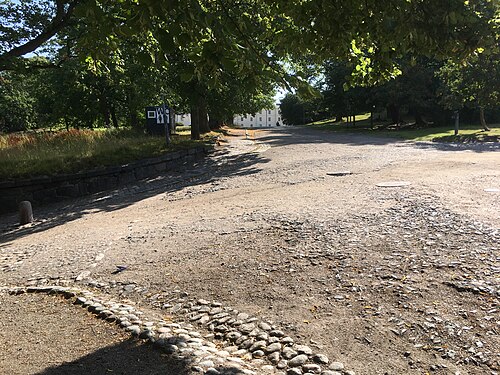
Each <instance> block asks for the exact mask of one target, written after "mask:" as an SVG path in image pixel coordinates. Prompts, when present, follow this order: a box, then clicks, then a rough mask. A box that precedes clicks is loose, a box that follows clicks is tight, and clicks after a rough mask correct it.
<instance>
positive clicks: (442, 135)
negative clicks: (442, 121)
mask: <svg viewBox="0 0 500 375" xmlns="http://www.w3.org/2000/svg"><path fill="white" fill-rule="evenodd" d="M382 125H385V124H383V123H381V122H374V124H373V128H372V127H371V123H370V116H369V115H367V114H365V115H357V116H356V124H355V125H353V124H352V123H350V124H347V123H346V122H344V121H337V122H334V121H332V120H322V121H317V122H313V123H311V124H308V125H307V126H311V127H314V128H317V129H323V130H328V131H335V132H341V133H359V134H366V135H371V136H377V137H389V138H396V139H405V140H411V141H437V142H461V143H473V142H499V141H500V124H493V125H490V128H491V131H488V132H486V131H484V130H482V129H481V128H480V126H479V125H461V126H460V132H459V135H458V136H455V135H453V134H454V130H453V126H451V125H450V126H441V127H427V128H421V129H404V128H403V129H399V130H398V129H384V128H383V127H382Z"/></svg>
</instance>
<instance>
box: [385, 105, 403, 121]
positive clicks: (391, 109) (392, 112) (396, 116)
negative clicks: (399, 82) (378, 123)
mask: <svg viewBox="0 0 500 375" xmlns="http://www.w3.org/2000/svg"><path fill="white" fill-rule="evenodd" d="M387 112H388V113H389V116H391V120H392V123H393V124H399V121H400V113H399V106H398V105H395V104H391V105H389V106H388V107H387Z"/></svg>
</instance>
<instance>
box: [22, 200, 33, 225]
mask: <svg viewBox="0 0 500 375" xmlns="http://www.w3.org/2000/svg"><path fill="white" fill-rule="evenodd" d="M32 221H33V208H32V207H31V202H30V201H22V202H21V203H19V225H24V224H28V223H31V222H32Z"/></svg>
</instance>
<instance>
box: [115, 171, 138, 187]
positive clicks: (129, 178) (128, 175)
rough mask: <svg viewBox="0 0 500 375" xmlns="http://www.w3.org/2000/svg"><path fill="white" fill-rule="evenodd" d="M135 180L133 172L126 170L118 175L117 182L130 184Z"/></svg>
mask: <svg viewBox="0 0 500 375" xmlns="http://www.w3.org/2000/svg"><path fill="white" fill-rule="evenodd" d="M135 181H137V180H136V178H135V174H134V172H133V171H127V172H124V173H120V175H119V176H118V183H119V184H120V185H125V184H130V183H133V182H135Z"/></svg>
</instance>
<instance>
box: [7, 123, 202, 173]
mask: <svg viewBox="0 0 500 375" xmlns="http://www.w3.org/2000/svg"><path fill="white" fill-rule="evenodd" d="M205 141H206V140H205ZM205 141H191V140H190V139H189V133H186V132H184V133H183V134H182V135H174V136H172V144H171V145H169V146H168V147H167V145H166V144H165V139H164V137H160V136H148V135H145V134H143V133H141V132H137V131H133V130H130V129H112V130H109V129H106V130H104V129H100V130H76V129H72V130H70V131H58V132H30V133H15V134H7V135H0V179H2V180H3V179H13V178H21V177H31V176H40V175H53V174H60V173H74V172H79V171H85V170H90V169H93V168H96V167H101V166H110V165H121V164H126V163H129V162H131V161H134V160H139V159H143V158H149V157H155V156H159V155H162V154H164V153H166V152H169V151H175V150H179V149H185V148H190V147H194V146H196V145H201V144H203V143H204V142H205Z"/></svg>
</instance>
